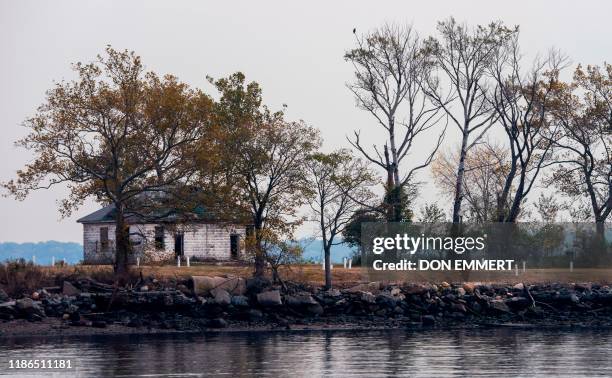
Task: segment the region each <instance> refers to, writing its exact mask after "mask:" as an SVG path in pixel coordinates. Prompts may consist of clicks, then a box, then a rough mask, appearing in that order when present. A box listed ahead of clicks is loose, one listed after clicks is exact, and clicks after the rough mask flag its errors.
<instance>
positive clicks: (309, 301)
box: [285, 293, 319, 307]
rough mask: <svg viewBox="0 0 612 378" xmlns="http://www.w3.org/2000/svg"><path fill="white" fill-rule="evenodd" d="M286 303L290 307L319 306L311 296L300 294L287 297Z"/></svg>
mask: <svg viewBox="0 0 612 378" xmlns="http://www.w3.org/2000/svg"><path fill="white" fill-rule="evenodd" d="M285 303H286V304H287V306H290V307H300V306H308V305H317V304H319V303H318V302H317V301H316V300H315V299H314V298H313V297H312V296H311V295H310V294H308V293H300V294H297V295H286V296H285Z"/></svg>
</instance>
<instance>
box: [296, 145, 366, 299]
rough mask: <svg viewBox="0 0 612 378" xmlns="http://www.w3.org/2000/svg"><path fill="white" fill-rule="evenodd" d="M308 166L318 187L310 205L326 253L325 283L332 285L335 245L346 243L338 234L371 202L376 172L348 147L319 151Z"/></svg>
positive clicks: (326, 285) (315, 187)
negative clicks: (338, 237)
mask: <svg viewBox="0 0 612 378" xmlns="http://www.w3.org/2000/svg"><path fill="white" fill-rule="evenodd" d="M307 170H308V173H309V177H310V181H311V187H312V190H313V191H314V196H313V201H312V202H311V203H310V208H311V210H312V213H313V216H314V217H313V220H314V221H316V222H317V223H318V226H319V236H320V237H321V239H322V242H323V251H324V255H325V287H326V288H327V289H329V288H331V285H332V277H331V248H332V246H334V245H338V244H340V243H342V241H341V240H337V239H336V237H337V236H338V235H340V234H341V233H343V232H344V230H345V229H346V227H347V225H348V224H349V223H350V222H351V219H352V217H353V215H354V214H355V212H357V211H358V210H359V209H361V206H362V205H361V204H363V203H368V202H370V201H371V200H372V199H373V197H374V194H373V193H372V191H370V189H369V188H370V187H371V186H372V185H374V183H375V176H374V175H373V174H372V173H371V171H370V170H369V167H368V165H367V164H366V163H364V162H362V161H361V160H359V159H355V158H353V157H352V156H351V154H350V153H349V151H347V150H338V151H335V152H332V153H330V154H323V153H317V154H313V155H311V156H310V158H309V159H308V164H307Z"/></svg>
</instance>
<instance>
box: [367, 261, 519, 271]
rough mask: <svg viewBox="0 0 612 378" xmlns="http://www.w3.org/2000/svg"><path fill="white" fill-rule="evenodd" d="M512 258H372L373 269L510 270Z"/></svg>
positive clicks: (512, 262)
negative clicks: (386, 260)
mask: <svg viewBox="0 0 612 378" xmlns="http://www.w3.org/2000/svg"><path fill="white" fill-rule="evenodd" d="M513 265H514V260H417V261H409V260H400V261H398V262H391V263H390V262H383V261H382V260H374V262H373V263H372V268H374V270H420V271H424V270H512V266H513Z"/></svg>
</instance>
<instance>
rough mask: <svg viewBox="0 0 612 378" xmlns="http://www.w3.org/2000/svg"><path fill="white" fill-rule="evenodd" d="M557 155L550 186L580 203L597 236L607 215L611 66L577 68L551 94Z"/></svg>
mask: <svg viewBox="0 0 612 378" xmlns="http://www.w3.org/2000/svg"><path fill="white" fill-rule="evenodd" d="M553 118H554V122H558V123H559V125H560V126H561V128H562V135H561V138H559V139H558V140H555V141H554V143H555V145H556V146H557V147H558V148H559V150H560V152H559V155H558V156H557V158H556V161H557V163H558V165H557V166H556V168H555V171H554V173H553V174H552V182H553V183H555V184H556V185H557V187H558V188H559V189H560V190H561V192H562V193H564V194H566V195H567V196H569V197H570V198H573V199H575V200H580V199H582V198H586V202H587V203H588V205H589V208H590V212H591V217H592V219H593V220H594V221H595V223H596V225H597V231H598V233H599V234H600V235H603V234H604V223H605V222H606V220H607V219H608V218H609V217H610V213H611V212H612V65H610V64H605V65H604V66H603V67H599V66H587V67H586V68H584V67H582V66H578V68H577V69H576V71H575V72H574V78H573V82H572V83H570V84H563V85H561V84H560V85H559V86H558V88H557V91H556V93H555V108H554V110H553Z"/></svg>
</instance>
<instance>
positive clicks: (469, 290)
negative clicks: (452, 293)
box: [463, 282, 476, 293]
mask: <svg viewBox="0 0 612 378" xmlns="http://www.w3.org/2000/svg"><path fill="white" fill-rule="evenodd" d="M475 288H476V286H475V285H474V284H473V283H471V282H466V283H464V284H463V290H465V292H466V293H473V292H474V289H475Z"/></svg>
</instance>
